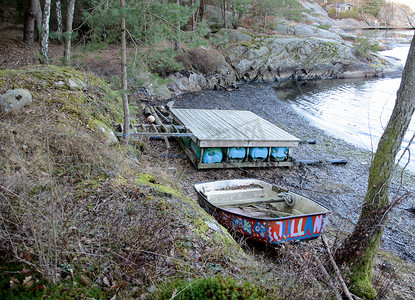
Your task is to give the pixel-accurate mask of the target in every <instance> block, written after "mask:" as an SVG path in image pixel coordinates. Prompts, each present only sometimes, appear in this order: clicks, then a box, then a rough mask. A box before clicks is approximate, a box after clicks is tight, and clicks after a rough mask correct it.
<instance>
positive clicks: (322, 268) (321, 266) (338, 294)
mask: <svg viewBox="0 0 415 300" xmlns="http://www.w3.org/2000/svg"><path fill="white" fill-rule="evenodd" d="M316 260H317V262H318V265H319V267H320V271H321V273H322V274H323V277H324V280H326V284H327V286H328V287H330V288H331V289H332V290H333V291H334V293H335V295H336V300H341V299H342V296H341V295H340V293H339V292H338V291H337V289H336V287H335V286H334V285H333V284H332V280H331V278H330V275H329V273H328V272H327V270H326V268H325V267H324V265H323V263H322V262H321V260H320V259H319V258H318V257H316Z"/></svg>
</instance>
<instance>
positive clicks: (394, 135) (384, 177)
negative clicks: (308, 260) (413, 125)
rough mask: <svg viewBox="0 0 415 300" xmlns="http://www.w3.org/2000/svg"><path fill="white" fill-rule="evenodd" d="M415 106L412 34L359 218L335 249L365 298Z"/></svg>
mask: <svg viewBox="0 0 415 300" xmlns="http://www.w3.org/2000/svg"><path fill="white" fill-rule="evenodd" d="M414 110H415V37H414V38H413V39H412V44H411V48H410V50H409V54H408V58H407V61H406V64H405V68H404V71H403V74H402V81H401V86H400V88H399V90H398V92H397V99H396V103H395V107H394V109H393V112H392V115H391V117H390V120H389V123H388V125H387V126H386V129H385V132H384V133H383V135H382V137H381V139H380V141H379V145H378V149H377V151H376V154H375V157H374V159H373V162H372V165H371V167H370V173H369V181H368V189H367V192H366V195H365V198H364V200H363V207H362V211H361V213H360V217H359V220H358V222H357V225H356V227H355V228H354V230H353V232H352V234H351V235H350V236H349V237H348V238H347V239H346V240H345V241H344V242H343V244H342V245H341V247H340V249H339V250H338V251H337V252H336V261H337V263H338V264H343V263H344V264H347V265H348V266H350V269H351V275H350V276H349V277H350V285H351V286H350V290H351V291H352V292H353V293H355V294H356V295H358V296H360V297H362V298H365V299H373V298H375V297H376V291H375V289H374V288H373V285H372V283H371V279H372V269H373V264H374V260H375V258H376V255H377V252H378V249H379V245H380V242H381V240H382V236H383V230H384V224H385V222H386V219H387V214H388V212H389V211H390V208H391V205H390V201H389V187H390V180H391V177H392V173H393V171H394V166H395V159H396V155H397V154H398V152H399V150H400V146H401V144H402V141H403V138H404V135H405V133H406V130H407V129H408V126H409V123H410V122H411V118H412V115H413V113H414Z"/></svg>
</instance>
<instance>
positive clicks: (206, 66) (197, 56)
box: [176, 48, 219, 74]
mask: <svg viewBox="0 0 415 300" xmlns="http://www.w3.org/2000/svg"><path fill="white" fill-rule="evenodd" d="M176 60H177V61H178V62H180V63H181V64H183V66H184V68H185V69H186V70H191V69H193V70H195V71H199V72H202V73H204V74H209V73H212V72H214V71H216V69H217V68H218V67H219V59H218V58H217V57H216V56H215V55H214V54H213V53H212V52H210V51H206V50H204V49H202V48H194V49H191V50H188V51H186V52H185V53H183V54H182V55H179V56H177V57H176Z"/></svg>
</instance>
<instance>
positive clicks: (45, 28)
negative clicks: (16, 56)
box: [39, 0, 51, 64]
mask: <svg viewBox="0 0 415 300" xmlns="http://www.w3.org/2000/svg"><path fill="white" fill-rule="evenodd" d="M50 3H51V0H45V6H44V9H43V21H42V30H41V35H40V36H41V38H40V57H39V62H40V63H41V64H48V63H49V57H48V51H49V50H48V49H49V19H50Z"/></svg>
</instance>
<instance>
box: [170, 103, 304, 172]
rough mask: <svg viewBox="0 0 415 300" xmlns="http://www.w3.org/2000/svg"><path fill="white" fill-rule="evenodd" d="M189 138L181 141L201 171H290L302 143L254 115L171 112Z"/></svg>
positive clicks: (172, 110) (198, 111) (181, 138)
mask: <svg viewBox="0 0 415 300" xmlns="http://www.w3.org/2000/svg"><path fill="white" fill-rule="evenodd" d="M170 112H171V115H172V117H173V120H174V123H175V124H177V125H182V126H183V128H186V133H191V134H192V135H191V136H189V137H179V138H177V140H178V142H179V144H180V146H181V147H182V148H183V149H184V151H185V152H186V155H187V156H188V157H189V158H190V159H191V161H192V162H193V163H194V165H195V166H196V167H197V168H198V169H211V168H237V167H289V166H291V165H292V164H293V162H292V158H291V156H290V149H291V148H293V147H297V146H298V145H299V143H300V139H298V138H296V137H295V136H293V135H291V134H289V133H288V132H286V131H284V130H282V129H281V128H279V127H277V126H275V125H274V124H272V123H270V122H268V121H266V120H264V119H262V118H261V117H259V116H257V115H256V114H254V113H252V112H250V111H239V110H207V109H178V108H172V109H171V110H170Z"/></svg>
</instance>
